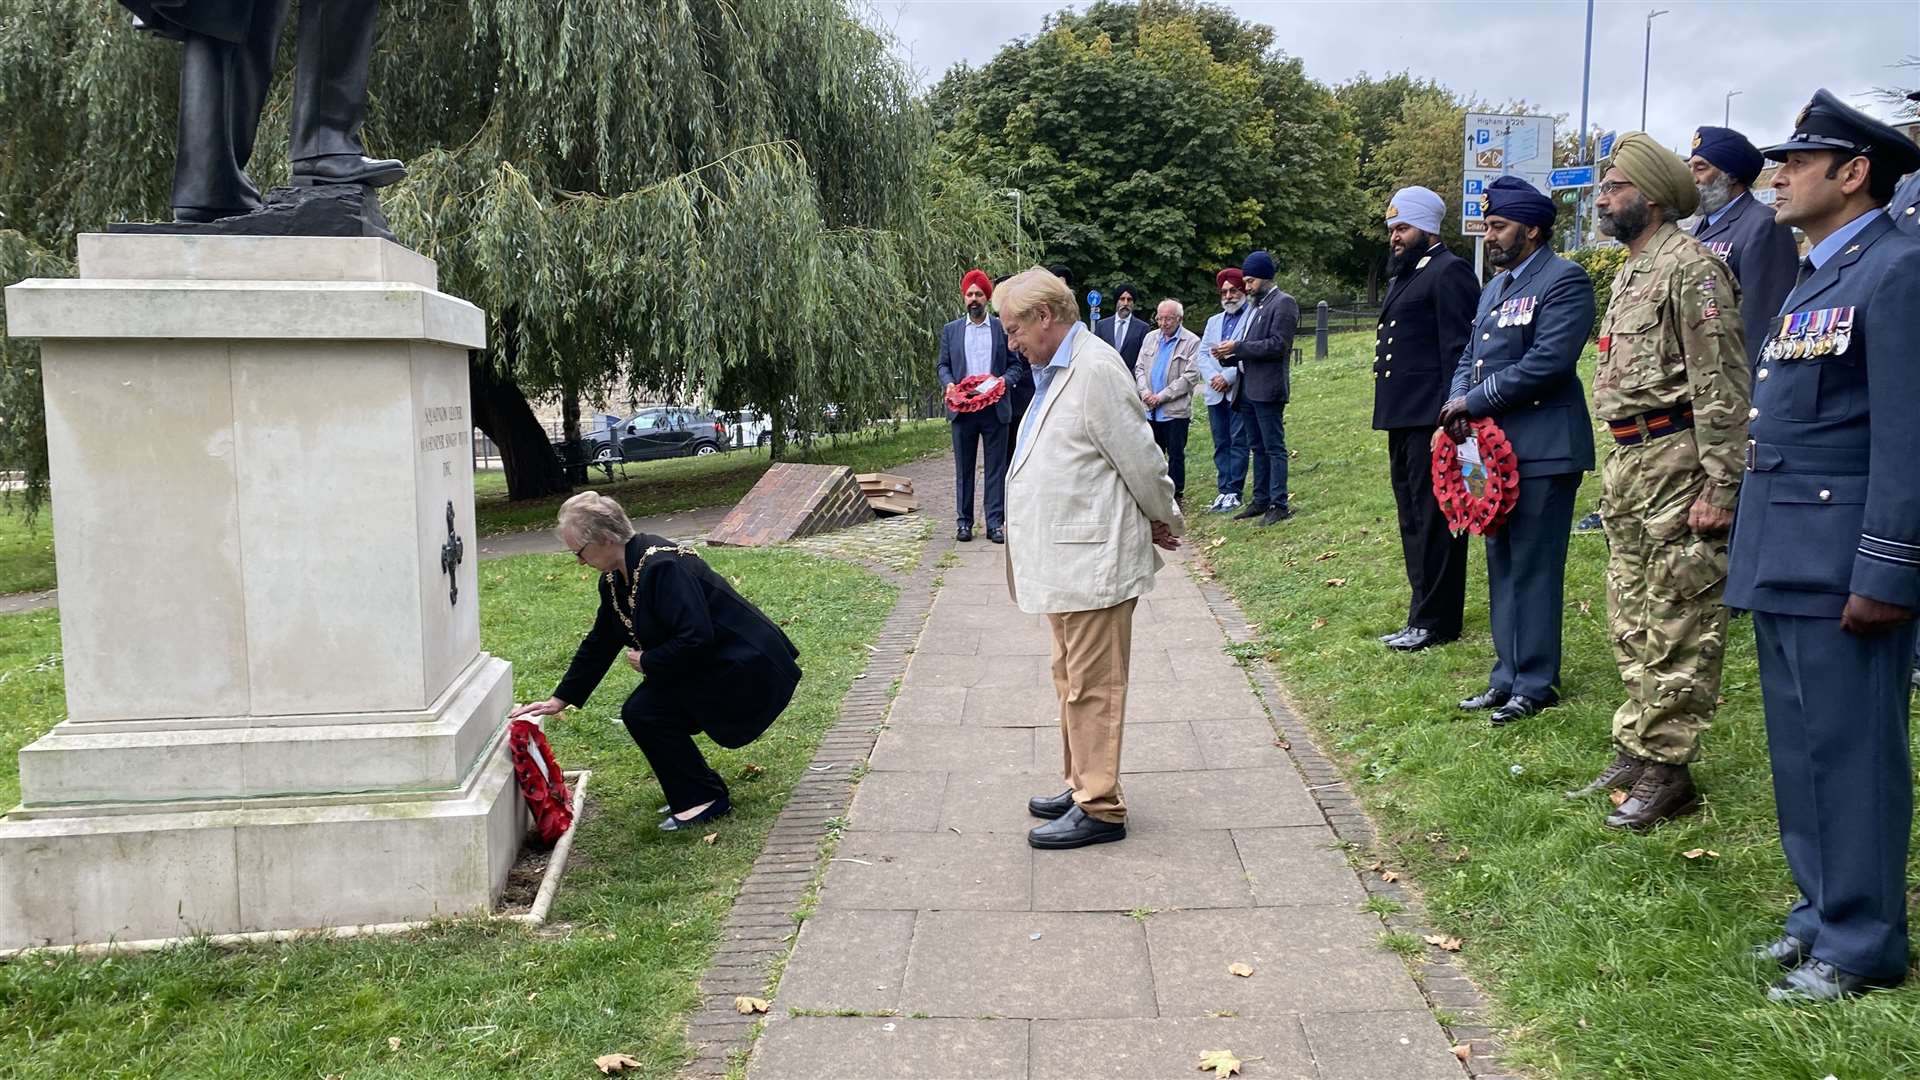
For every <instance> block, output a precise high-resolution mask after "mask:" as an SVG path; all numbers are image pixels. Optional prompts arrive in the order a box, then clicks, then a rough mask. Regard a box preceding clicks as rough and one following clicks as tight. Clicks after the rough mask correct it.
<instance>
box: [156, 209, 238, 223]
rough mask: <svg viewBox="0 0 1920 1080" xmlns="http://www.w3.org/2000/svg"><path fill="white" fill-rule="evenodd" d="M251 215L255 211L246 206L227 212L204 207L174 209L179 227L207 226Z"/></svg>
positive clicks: (227, 210)
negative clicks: (226, 219) (243, 215)
mask: <svg viewBox="0 0 1920 1080" xmlns="http://www.w3.org/2000/svg"><path fill="white" fill-rule="evenodd" d="M251 213H253V210H252V209H250V208H248V207H244V206H240V207H232V208H230V209H226V210H209V209H207V208H205V207H202V206H176V207H174V208H173V220H174V222H175V223H176V224H179V225H207V224H211V223H212V222H215V221H220V220H223V219H225V218H230V217H239V216H241V215H242V214H251Z"/></svg>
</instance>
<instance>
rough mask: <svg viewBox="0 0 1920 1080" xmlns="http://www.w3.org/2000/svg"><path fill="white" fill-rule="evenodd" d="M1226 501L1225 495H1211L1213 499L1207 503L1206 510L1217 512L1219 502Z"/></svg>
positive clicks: (1218, 510)
mask: <svg viewBox="0 0 1920 1080" xmlns="http://www.w3.org/2000/svg"><path fill="white" fill-rule="evenodd" d="M1226 501H1227V497H1226V496H1225V495H1215V496H1214V497H1213V501H1212V502H1211V503H1208V504H1207V512H1208V513H1213V514H1217V513H1219V512H1220V504H1221V503H1223V502H1226Z"/></svg>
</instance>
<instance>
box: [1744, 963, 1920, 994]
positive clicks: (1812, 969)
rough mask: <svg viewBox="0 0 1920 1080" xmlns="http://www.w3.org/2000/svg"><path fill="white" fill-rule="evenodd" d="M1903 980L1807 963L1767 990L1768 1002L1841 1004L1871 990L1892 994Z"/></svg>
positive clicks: (1824, 964)
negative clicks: (1833, 1002) (1845, 999)
mask: <svg viewBox="0 0 1920 1080" xmlns="http://www.w3.org/2000/svg"><path fill="white" fill-rule="evenodd" d="M1901 978H1902V976H1898V975H1896V976H1894V977H1893V978H1891V979H1869V978H1867V977H1866V976H1865V975H1855V974H1854V973H1853V972H1851V971H1842V970H1840V969H1839V968H1837V967H1834V966H1833V965H1832V964H1829V963H1827V962H1826V961H1825V960H1808V961H1807V962H1806V963H1804V964H1801V965H1800V966H1799V967H1797V968H1794V969H1793V970H1792V971H1789V972H1787V973H1786V975H1785V976H1783V977H1782V978H1781V979H1780V981H1779V982H1776V983H1774V984H1773V985H1772V986H1770V987H1768V988H1767V1000H1768V1001H1772V1002H1775V1003H1777V1004H1781V1005H1804V1004H1809V1003H1814V1002H1821V1001H1839V1000H1840V999H1842V998H1850V997H1859V996H1860V995H1862V994H1864V993H1866V992H1868V991H1869V990H1891V989H1893V988H1894V987H1896V986H1899V985H1900V981H1901Z"/></svg>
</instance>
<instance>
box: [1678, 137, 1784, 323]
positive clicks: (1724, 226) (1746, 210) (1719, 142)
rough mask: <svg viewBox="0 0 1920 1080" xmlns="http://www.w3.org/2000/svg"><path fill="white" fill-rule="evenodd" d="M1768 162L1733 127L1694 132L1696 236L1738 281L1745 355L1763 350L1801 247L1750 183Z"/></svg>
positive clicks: (1690, 165) (1689, 164)
mask: <svg viewBox="0 0 1920 1080" xmlns="http://www.w3.org/2000/svg"><path fill="white" fill-rule="evenodd" d="M1765 165H1766V159H1764V158H1762V157H1761V156H1760V151H1758V150H1756V149H1754V147H1753V144H1752V143H1750V142H1748V141H1747V137H1746V136H1745V135H1742V134H1740V133H1739V132H1737V131H1734V130H1733V129H1732V128H1722V127H1703V128H1701V129H1699V130H1698V131H1695V132H1694V133H1693V157H1692V158H1690V159H1689V160H1688V161H1687V167H1688V168H1690V169H1692V170H1693V186H1694V190H1695V191H1697V192H1698V193H1699V197H1700V220H1699V222H1698V223H1696V224H1695V225H1694V227H1693V236H1694V239H1696V240H1698V241H1700V242H1701V243H1702V244H1705V245H1706V246H1707V250H1708V251H1711V252H1713V253H1714V254H1715V255H1718V256H1719V257H1720V261H1721V262H1724V263H1726V264H1727V268H1728V269H1730V270H1732V271H1733V279H1734V280H1735V281H1738V282H1739V283H1740V322H1741V326H1742V327H1743V328H1744V329H1745V330H1746V341H1747V359H1748V360H1750V361H1751V360H1752V359H1753V358H1754V354H1756V353H1758V352H1759V351H1760V339H1761V338H1763V337H1765V336H1766V333H1767V323H1768V321H1769V320H1771V319H1772V318H1773V317H1774V316H1775V315H1777V314H1779V313H1780V302H1781V301H1782V300H1785V299H1786V298H1787V291H1788V290H1789V289H1792V288H1793V277H1794V272H1795V270H1796V269H1797V268H1798V267H1799V264H1800V249H1799V247H1798V246H1797V245H1796V244H1795V243H1794V241H1793V230H1792V229H1790V228H1788V227H1786V226H1785V225H1782V224H1780V223H1779V222H1778V221H1775V220H1774V217H1773V208H1772V207H1770V206H1766V205H1763V204H1762V203H1761V202H1760V201H1759V200H1758V199H1755V198H1754V197H1753V192H1752V191H1750V190H1749V189H1750V188H1752V187H1753V181H1754V179H1755V178H1756V177H1758V176H1759V175H1760V170H1761V168H1763V167H1764V166H1765Z"/></svg>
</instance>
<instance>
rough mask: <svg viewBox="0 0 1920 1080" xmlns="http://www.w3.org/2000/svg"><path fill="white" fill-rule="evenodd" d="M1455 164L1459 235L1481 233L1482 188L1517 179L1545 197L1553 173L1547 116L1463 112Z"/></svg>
mask: <svg viewBox="0 0 1920 1080" xmlns="http://www.w3.org/2000/svg"><path fill="white" fill-rule="evenodd" d="M1465 134H1466V139H1465V155H1464V156H1463V157H1462V159H1461V162H1460V165H1461V180H1462V183H1461V198H1460V231H1461V232H1462V233H1464V234H1466V235H1468V236H1477V235H1479V234H1481V233H1483V232H1485V231H1486V222H1485V221H1484V220H1483V218H1484V217H1485V212H1484V210H1483V205H1484V203H1483V199H1484V197H1485V195H1486V186H1487V185H1488V184H1490V183H1492V182H1493V181H1495V180H1498V179H1499V178H1500V177H1502V176H1517V177H1519V178H1520V179H1522V180H1525V181H1526V182H1527V183H1529V184H1532V185H1533V186H1534V187H1536V188H1538V189H1540V193H1541V194H1543V195H1544V194H1546V192H1547V190H1548V188H1549V187H1551V181H1550V176H1551V174H1552V172H1553V117H1551V116H1510V115H1505V114H1501V113H1468V114H1467V122H1466V132H1465Z"/></svg>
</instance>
